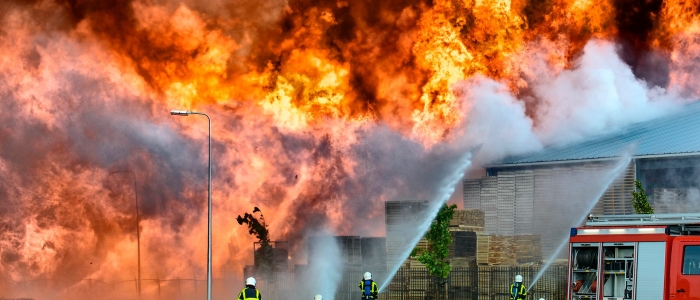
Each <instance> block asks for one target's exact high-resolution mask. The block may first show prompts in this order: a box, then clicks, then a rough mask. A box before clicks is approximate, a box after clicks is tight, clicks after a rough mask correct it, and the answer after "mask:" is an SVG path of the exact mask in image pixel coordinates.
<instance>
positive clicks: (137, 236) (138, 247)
mask: <svg viewBox="0 0 700 300" xmlns="http://www.w3.org/2000/svg"><path fill="white" fill-rule="evenodd" d="M115 173H131V175H132V176H133V177H134V198H136V249H137V253H138V254H137V257H138V267H137V268H138V269H137V270H138V275H139V279H138V282H137V283H136V289H137V290H138V293H139V298H140V297H141V235H140V233H139V231H140V230H139V224H140V221H139V194H138V193H137V192H136V174H135V173H134V171H131V170H126V171H114V172H110V173H109V175H112V174H115Z"/></svg>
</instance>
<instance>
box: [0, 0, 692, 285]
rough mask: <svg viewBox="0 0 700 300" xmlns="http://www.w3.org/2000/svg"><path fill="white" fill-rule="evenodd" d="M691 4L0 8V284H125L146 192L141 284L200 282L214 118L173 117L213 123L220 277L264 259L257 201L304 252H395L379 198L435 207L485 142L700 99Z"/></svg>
mask: <svg viewBox="0 0 700 300" xmlns="http://www.w3.org/2000/svg"><path fill="white" fill-rule="evenodd" d="M698 9H699V8H698V3H696V2H693V1H680V0H672V1H659V0H654V1H636V0H619V1H614V0H609V1H602V2H600V1H586V0H576V1H574V0H546V1H525V0H524V1H504V0H476V1H471V0H461V1H458V0H455V1H447V0H434V1H408V0H403V1H364V0H362V1H360V0H353V1H312V0H305V1H251V0H243V1H235V0H229V1H224V0H215V1H190V0H183V1H165V0H118V1H97V0H84V1H75V0H34V1H20V0H16V1H14V0H9V1H8V0H5V1H2V3H0V103H1V104H2V109H0V186H1V187H2V188H0V237H1V238H0V277H5V278H11V279H12V280H17V281H19V280H31V279H36V278H55V277H57V276H61V277H62V278H63V279H65V280H68V281H71V280H74V281H77V280H79V279H82V278H86V277H88V276H90V277H100V276H102V277H109V278H118V277H119V276H124V277H127V278H128V277H130V274H132V273H133V271H134V269H135V268H136V266H135V264H136V263H135V255H136V252H135V249H136V236H135V231H136V215H135V208H136V206H135V201H134V200H135V198H136V197H135V196H136V195H138V201H139V211H140V223H139V224H140V232H141V253H142V259H143V261H144V262H143V263H142V270H143V272H150V273H151V274H154V273H158V274H161V276H165V277H175V276H178V275H179V274H191V273H192V272H196V273H199V274H204V270H206V260H205V259H203V258H205V257H206V247H205V246H204V245H206V199H207V181H206V180H207V148H206V145H207V134H208V132H207V120H206V118H205V117H203V116H188V117H173V116H170V115H169V110H171V109H188V110H195V111H201V112H205V113H207V114H209V116H210V117H211V119H212V163H213V201H214V218H213V220H214V247H213V258H214V275H215V277H216V276H217V275H218V276H220V275H221V274H223V273H224V272H234V273H240V272H241V270H242V268H243V266H244V265H246V264H251V263H252V250H251V249H252V247H251V246H252V243H253V241H254V239H253V237H251V236H249V235H248V234H247V230H246V228H244V227H242V226H239V225H238V224H237V223H236V221H235V217H236V216H237V215H239V214H243V213H245V212H250V211H251V210H252V208H253V207H254V206H257V207H260V208H261V209H262V211H263V213H264V214H265V219H266V221H267V223H268V225H269V227H270V233H271V236H272V239H273V240H288V241H290V242H291V244H292V245H298V244H299V243H301V242H303V237H304V236H305V234H306V233H308V232H312V231H315V230H318V229H319V228H321V227H325V228H330V229H331V231H333V232H335V233H336V234H339V235H362V236H380V235H383V234H384V225H383V224H384V215H383V207H384V206H383V202H384V201H386V200H406V199H434V198H435V197H437V196H436V193H438V191H440V190H442V189H444V187H441V186H440V183H441V182H443V180H444V179H445V176H448V175H449V173H450V172H451V171H454V170H453V169H454V168H455V164H456V163H457V161H458V160H459V159H460V157H463V156H464V153H466V152H467V151H469V150H471V149H473V148H474V147H477V146H479V145H480V146H481V148H480V150H479V151H478V152H477V153H475V156H474V161H473V163H472V165H473V166H476V167H478V166H479V165H482V164H483V163H486V162H492V161H494V160H497V159H499V158H503V157H505V156H508V155H514V154H521V153H525V152H529V151H536V150H538V149H541V148H543V147H546V146H550V145H561V144H566V143H572V142H576V141H581V140H583V139H586V138H588V137H591V136H594V135H597V134H601V133H605V132H609V131H612V130H615V129H617V128H620V127H622V126H625V125H627V124H630V123H633V122H638V121H643V120H647V119H650V118H653V117H656V116H660V115H663V114H665V113H668V112H670V111H672V110H673V109H674V108H677V107H678V105H680V104H682V103H686V102H688V101H689V100H688V99H695V98H697V97H698V95H700V90H698V89H697V86H698V85H697V84H696V82H695V80H694V78H693V77H692V74H694V73H697V70H698V68H700V63H698V61H699V60H698V56H699V55H700V48H698V42H697V40H698V39H699V38H700V23H699V21H700V19H699V18H700V14H698V13H697V12H698ZM120 171H131V172H133V173H134V175H135V179H136V181H135V182H134V178H133V177H132V176H131V174H129V173H123V172H121V173H115V172H120ZM134 184H135V185H136V194H134ZM457 190H461V188H457ZM460 196H461V195H459V194H456V195H454V196H453V200H457V201H459V200H460ZM294 257H295V259H300V258H303V255H302V254H294Z"/></svg>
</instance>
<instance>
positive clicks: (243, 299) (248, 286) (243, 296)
mask: <svg viewBox="0 0 700 300" xmlns="http://www.w3.org/2000/svg"><path fill="white" fill-rule="evenodd" d="M238 300H262V296H260V291H258V289H256V288H255V278H253V277H248V279H246V280H245V288H244V289H243V290H242V291H241V293H240V294H238Z"/></svg>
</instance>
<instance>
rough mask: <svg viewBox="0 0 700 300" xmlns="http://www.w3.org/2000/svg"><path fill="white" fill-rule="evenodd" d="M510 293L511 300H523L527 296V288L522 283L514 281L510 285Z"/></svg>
mask: <svg viewBox="0 0 700 300" xmlns="http://www.w3.org/2000/svg"><path fill="white" fill-rule="evenodd" d="M508 294H510V300H521V299H525V297H527V290H526V289H525V285H523V284H522V283H519V284H518V285H516V284H515V283H513V284H511V285H510V289H509V290H508Z"/></svg>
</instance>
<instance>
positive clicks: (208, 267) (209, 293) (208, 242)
mask: <svg viewBox="0 0 700 300" xmlns="http://www.w3.org/2000/svg"><path fill="white" fill-rule="evenodd" d="M191 113H192V114H193V115H202V116H205V117H207V120H208V121H209V143H208V144H209V145H208V148H209V162H208V165H209V166H208V168H209V182H208V185H209V187H208V188H209V192H208V199H207V206H208V213H207V214H208V221H207V223H208V228H207V231H208V233H207V300H211V273H212V270H211V268H212V267H211V231H212V229H211V215H212V212H211V210H212V208H211V118H209V116H208V115H207V114H205V113H201V112H194V111H193V112H191Z"/></svg>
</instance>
